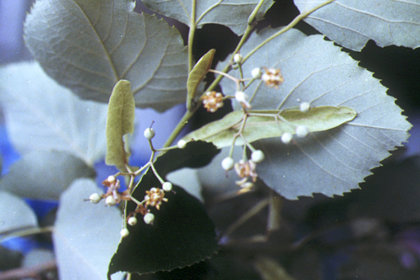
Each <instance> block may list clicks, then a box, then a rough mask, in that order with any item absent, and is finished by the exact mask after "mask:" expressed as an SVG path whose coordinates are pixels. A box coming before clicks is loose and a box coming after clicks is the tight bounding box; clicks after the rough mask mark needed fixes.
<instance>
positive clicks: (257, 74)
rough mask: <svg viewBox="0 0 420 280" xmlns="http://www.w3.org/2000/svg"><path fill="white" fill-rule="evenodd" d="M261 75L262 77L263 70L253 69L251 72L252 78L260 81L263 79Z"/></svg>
mask: <svg viewBox="0 0 420 280" xmlns="http://www.w3.org/2000/svg"><path fill="white" fill-rule="evenodd" d="M261 75H262V71H261V68H254V69H252V71H251V76H252V78H254V79H259V78H261Z"/></svg>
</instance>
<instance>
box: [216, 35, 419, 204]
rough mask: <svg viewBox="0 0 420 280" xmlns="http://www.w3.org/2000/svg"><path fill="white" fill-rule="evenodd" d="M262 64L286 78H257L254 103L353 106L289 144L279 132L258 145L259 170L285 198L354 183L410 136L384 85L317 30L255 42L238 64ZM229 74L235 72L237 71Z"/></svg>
mask: <svg viewBox="0 0 420 280" xmlns="http://www.w3.org/2000/svg"><path fill="white" fill-rule="evenodd" d="M276 31H277V30H266V31H263V32H262V33H260V34H253V35H252V36H251V37H250V39H249V40H248V41H247V42H246V43H245V45H244V47H243V48H242V50H241V52H242V53H243V54H246V53H248V52H249V51H251V50H252V49H254V48H255V47H256V46H257V45H259V44H260V43H261V42H262V41H263V40H265V39H266V38H268V37H270V36H271V35H273V33H275V32H276ZM267 54H270V55H267ZM263 66H266V67H274V68H279V69H281V71H282V73H283V76H284V83H283V84H282V85H280V87H279V88H278V89H276V88H270V87H268V86H266V85H265V84H264V83H263V82H262V81H260V82H258V83H254V84H252V85H251V86H250V87H249V88H248V89H247V94H248V95H249V96H252V95H253V94H254V93H255V92H257V94H256V97H255V98H254V99H253V100H252V108H253V109H255V110H270V109H273V107H274V108H278V109H285V108H293V107H297V106H299V105H300V103H301V102H308V103H310V104H311V106H312V107H318V106H340V107H341V106H345V107H349V108H352V109H353V110H354V111H355V112H357V117H356V118H355V119H354V120H353V121H351V122H349V123H347V124H346V125H343V126H340V127H338V128H335V129H332V130H328V131H324V132H321V133H310V134H309V135H308V136H307V137H305V138H299V139H295V141H294V142H293V143H291V144H288V145H284V144H282V143H280V142H279V141H278V140H277V139H264V140H260V142H259V143H258V144H256V145H255V146H256V147H258V148H259V149H262V150H264V151H265V154H266V159H265V160H264V161H263V162H262V163H261V164H259V166H258V167H257V172H258V175H259V176H260V178H261V179H263V181H264V182H265V183H266V184H267V185H268V186H270V187H271V188H273V189H274V190H275V191H276V192H278V193H279V194H281V195H283V196H284V197H286V198H289V199H295V198H297V197H298V196H303V195H306V196H310V195H312V194H313V193H323V194H325V195H327V196H332V195H341V194H343V193H344V192H348V191H350V190H351V189H354V188H357V186H358V183H360V182H362V181H363V179H364V178H365V177H366V176H368V175H369V174H371V172H370V169H372V168H374V167H376V166H378V165H379V162H380V161H381V160H383V159H384V158H386V157H387V156H389V152H388V151H389V150H392V149H394V148H395V146H400V145H401V144H402V143H403V142H404V141H406V140H407V138H408V132H407V131H408V129H409V128H410V127H411V125H410V123H408V122H407V121H406V118H405V117H404V116H402V115H401V109H400V108H399V107H398V106H397V105H395V103H394V101H395V100H394V98H392V97H390V96H387V95H386V88H384V87H383V86H382V85H381V84H380V83H379V81H378V80H376V79H374V78H373V77H372V73H370V72H368V71H366V70H365V69H362V68H360V67H358V66H357V63H356V62H355V61H353V60H352V59H351V58H350V57H349V56H348V55H347V54H346V53H344V52H341V51H340V49H339V48H338V47H336V46H334V44H333V43H331V42H327V41H325V40H324V39H323V38H322V36H320V35H313V36H305V35H304V34H302V33H301V32H299V31H297V30H294V29H292V30H289V31H288V32H287V33H284V34H283V35H281V36H278V37H276V38H275V39H273V40H272V41H270V42H269V43H268V44H266V45H265V46H263V47H262V48H261V49H259V50H258V51H257V52H256V53H255V54H254V55H253V56H251V57H250V58H249V59H248V60H247V61H246V62H245V63H244V65H243V67H242V68H243V71H244V73H249V74H248V75H250V73H251V71H252V69H254V68H255V67H263ZM230 74H232V75H234V76H239V72H238V71H237V70H233V71H232V72H231V73H230ZM222 87H223V91H224V92H225V93H226V94H229V93H230V92H235V90H236V88H235V84H234V83H232V82H231V81H229V80H227V79H223V80H222ZM235 103H236V102H235ZM235 103H234V104H235Z"/></svg>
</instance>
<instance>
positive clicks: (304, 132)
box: [296, 125, 309, 138]
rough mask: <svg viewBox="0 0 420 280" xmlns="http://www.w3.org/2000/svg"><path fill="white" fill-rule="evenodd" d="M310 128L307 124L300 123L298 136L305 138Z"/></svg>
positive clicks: (297, 128) (297, 131) (297, 130)
mask: <svg viewBox="0 0 420 280" xmlns="http://www.w3.org/2000/svg"><path fill="white" fill-rule="evenodd" d="M308 133H309V130H308V128H307V127H306V126H304V125H298V126H297V127H296V135H297V137H300V138H303V137H306V135H308Z"/></svg>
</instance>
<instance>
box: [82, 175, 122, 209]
mask: <svg viewBox="0 0 420 280" xmlns="http://www.w3.org/2000/svg"><path fill="white" fill-rule="evenodd" d="M102 184H103V185H104V186H106V187H107V188H108V190H107V192H106V193H105V194H103V195H100V194H98V193H93V194H91V195H90V196H89V200H90V201H91V202H92V203H95V204H96V203H99V202H100V201H101V200H102V199H105V204H106V205H107V206H114V205H116V204H118V203H120V202H121V201H122V200H130V195H129V193H128V191H127V190H126V191H123V192H120V191H119V190H120V187H121V185H120V180H118V179H117V178H115V176H112V175H111V176H108V178H106V179H105V180H104V181H103V182H102Z"/></svg>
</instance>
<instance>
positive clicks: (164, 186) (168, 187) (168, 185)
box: [162, 182, 172, 192]
mask: <svg viewBox="0 0 420 280" xmlns="http://www.w3.org/2000/svg"><path fill="white" fill-rule="evenodd" d="M162 189H163V190H164V191H165V192H170V191H171V190H172V184H171V183H170V182H165V183H163V184H162Z"/></svg>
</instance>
